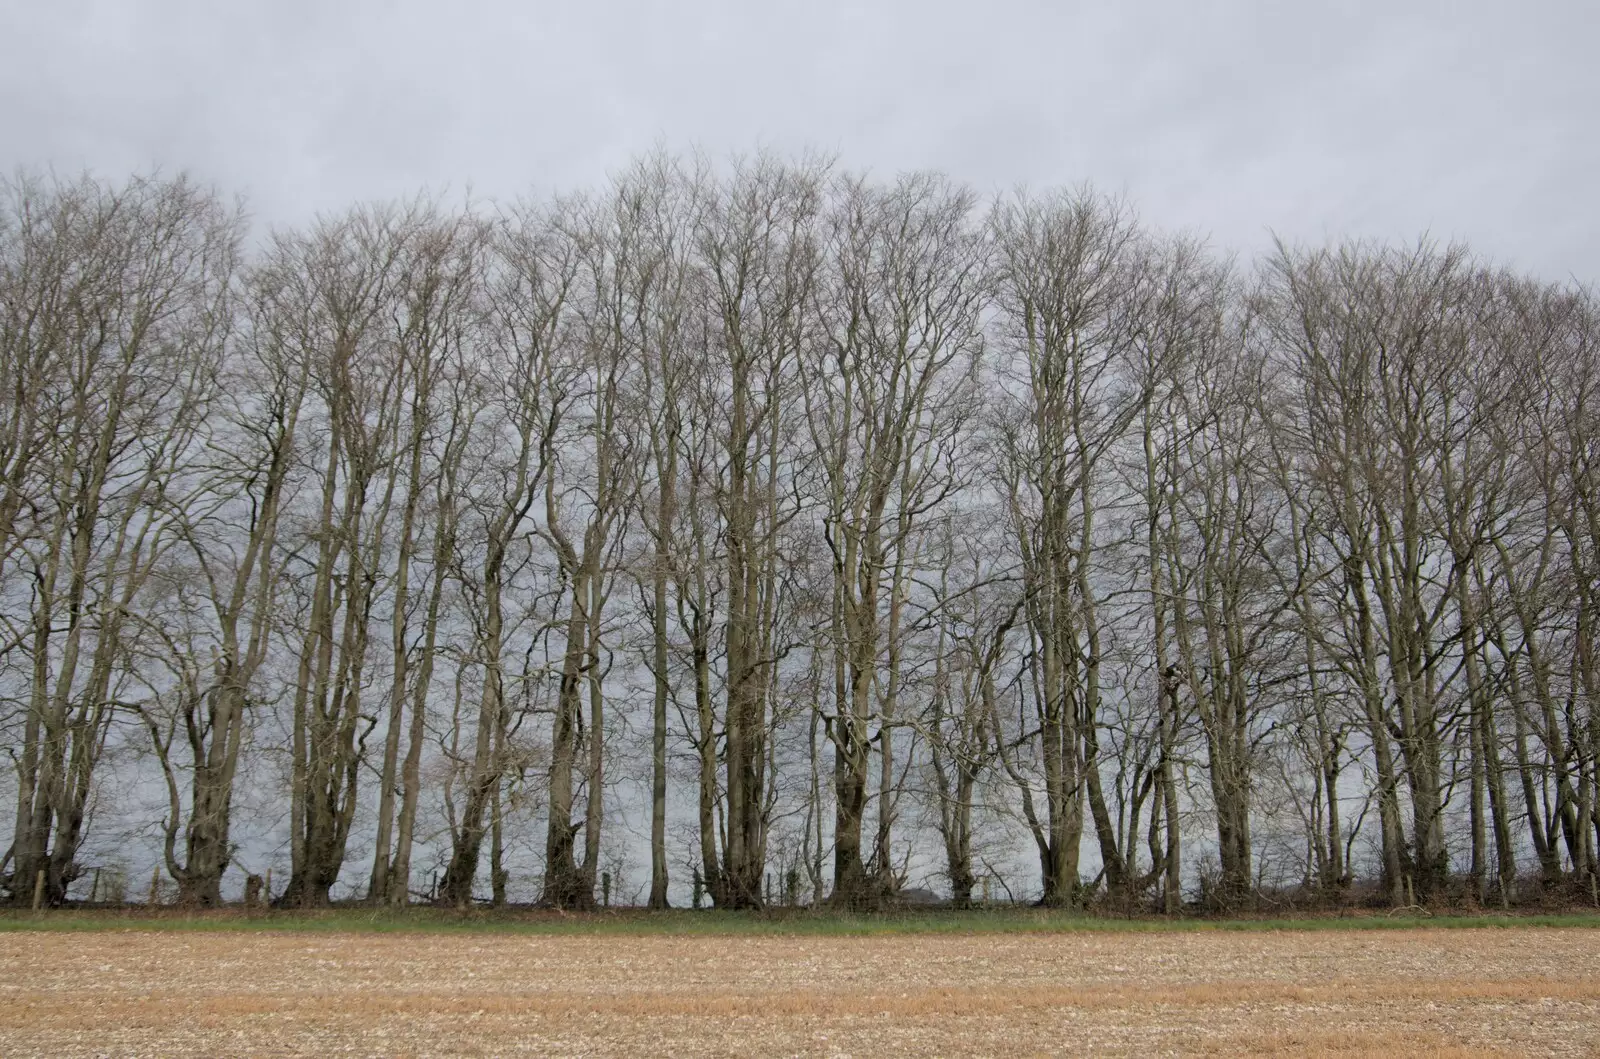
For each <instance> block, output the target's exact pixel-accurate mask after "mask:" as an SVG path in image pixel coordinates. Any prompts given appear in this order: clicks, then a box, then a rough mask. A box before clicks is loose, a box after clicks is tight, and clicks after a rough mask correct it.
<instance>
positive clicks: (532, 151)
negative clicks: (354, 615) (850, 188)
mask: <svg viewBox="0 0 1600 1059" xmlns="http://www.w3.org/2000/svg"><path fill="white" fill-rule="evenodd" d="M1597 44H1600V3H1596V2H1595V0H1523V2H1519V3H1507V2H1504V0H1499V2H1486V0H1456V2H1446V0H1437V2H1421V0H1389V2H1367V0H1350V2H1338V0H1319V2H1315V3H1311V2H1296V0H1260V2H1245V0H1217V2H1203V0H1193V2H1181V0H1125V2H1112V0H1103V2H1101V3H1087V2H1061V3H1049V2H1045V0H1037V2H1024V0H991V2H989V3H966V4H956V3H950V2H948V0H921V2H911V0H895V2H878V3H868V2H863V3H840V2H833V0H809V2H789V0H744V2H738V0H682V2H680V3H676V4H667V3H643V2H609V3H608V2H583V0H570V2H567V3H555V2H551V0H534V2H523V3H517V2H511V0H456V2H433V3H420V2H411V0H394V2H388V3H381V2H377V0H322V2H305V0H277V2H268V0H257V2H254V3H232V2H227V0H209V2H180V0H0V169H4V170H7V171H10V170H14V169H16V168H17V167H19V166H26V167H33V168H45V167H53V168H54V169H56V170H57V171H58V172H63V173H72V172H75V171H77V170H79V169H82V168H85V167H88V168H90V169H92V170H94V171H95V172H96V173H98V174H100V175H102V176H107V177H119V176H122V175H125V174H127V173H128V172H130V171H132V170H136V169H148V168H150V167H153V166H160V167H161V168H162V169H164V170H166V171H168V172H173V171H178V170H187V171H189V172H191V173H193V174H195V175H196V176H198V177H200V178H202V179H204V180H207V181H210V182H213V183H215V184H217V185H218V186H219V187H221V188H222V189H224V190H226V191H229V192H243V193H245V194H246V195H247V196H248V200H249V202H250V204H251V206H252V209H253V212H254V213H255V215H256V216H257V217H258V218H259V219H260V220H261V221H263V222H270V223H292V222H296V221H300V220H303V219H305V218H307V217H309V216H311V215H312V214H314V213H315V212H316V211H319V210H335V209H338V208H340V207H342V206H344V205H347V204H349V203H352V202H354V201H357V200H370V199H381V198H387V197H394V196H399V195H406V194H409V193H413V192H416V191H418V190H421V189H423V188H424V187H426V188H429V189H431V190H434V191H447V192H451V193H464V192H465V191H467V190H468V189H470V190H471V191H472V192H473V193H474V194H475V195H477V196H480V197H501V196H510V195H513V194H516V193H517V192H520V191H523V190H527V189H530V188H534V189H559V190H569V189H574V188H578V187H584V186H594V185H596V184H597V183H599V182H600V181H602V180H603V179H604V178H605V175H606V174H607V173H608V172H611V171H614V170H615V169H617V168H618V167H619V166H621V165H622V164H623V163H625V162H626V161H627V160H628V158H629V157H630V156H632V155H635V154H637V153H639V152H641V151H644V150H648V149H649V148H651V147H652V146H654V145H656V144H663V145H665V146H667V147H668V148H671V149H678V150H688V149H690V148H693V147H696V146H698V147H701V148H703V149H705V150H706V151H708V152H710V153H711V154H712V155H713V156H725V155H727V154H728V153H730V152H733V151H749V150H752V149H754V148H757V147H760V146H768V147H775V148H778V149H780V150H785V151H800V150H803V149H805V148H808V147H811V148H818V149H821V150H823V151H825V152H829V153H834V154H836V155H837V156H838V158H839V160H840V162H841V163H842V164H843V165H845V166H847V167H850V168H865V169H871V170H873V171H874V172H877V173H879V174H882V175H885V176H888V175H892V174H893V173H894V172H896V171H899V170H904V169H913V168H937V169H943V170H945V171H947V172H949V173H951V174H952V175H954V176H956V177H958V178H960V179H963V180H966V181H969V182H971V183H972V184H973V185H974V186H975V187H977V188H978V190H979V191H981V192H984V193H990V192H994V191H997V190H1001V189H1005V188H1008V187H1010V186H1012V185H1015V184H1019V183H1026V184H1028V185H1030V186H1033V187H1045V186H1049V185H1056V184H1068V183H1078V182H1081V181H1085V180H1087V181H1090V182H1092V183H1094V184H1096V185H1097V186H1099V187H1100V188H1101V189H1103V190H1107V191H1113V192H1120V193H1123V194H1125V195H1127V196H1128V197H1129V199H1130V200H1131V201H1132V202H1133V204H1134V205H1135V206H1136V207H1137V208H1138V210H1139V212H1140V213H1141V214H1142V215H1143V216H1144V217H1145V218H1146V219H1147V220H1148V221H1150V222H1151V223H1153V224H1156V225H1160V226H1162V227H1166V228H1185V229H1189V230H1193V231H1197V232H1200V233H1203V234H1206V235H1209V236H1210V237H1211V238H1212V240H1213V242H1214V243H1215V244H1216V245H1218V246H1219V247H1224V248H1231V249H1238V250H1241V251H1244V252H1250V251H1253V250H1257V249H1259V248H1260V247H1261V246H1263V245H1264V244H1265V243H1266V241H1267V239H1268V237H1269V232H1270V231H1277V232H1279V233H1282V234H1283V235H1285V236H1287V237H1289V238H1291V239H1294V240H1305V241H1322V240H1325V239H1328V238H1333V237H1338V236H1342V235H1361V236H1374V237H1381V238H1387V239H1393V240H1401V241H1409V240H1412V239H1414V238H1416V237H1417V236H1418V235H1420V234H1421V233H1422V232H1423V231H1425V230H1426V231H1429V232H1431V233H1432V234H1433V235H1434V236H1435V237H1437V238H1441V239H1449V238H1461V239H1464V240H1466V241H1468V242H1469V243H1471V244H1472V246H1473V247H1474V248H1475V249H1477V250H1478V251H1480V252H1481V253H1483V254H1485V255H1487V256H1490V257H1493V258H1495V259H1497V260H1499V261H1502V262H1504V263H1507V264H1511V265H1514V266H1516V267H1518V268H1521V269H1524V270H1527V271H1531V272H1535V273H1538V274H1540V275H1543V276H1546V277H1547V278H1551V279H1561V278H1565V277H1567V276H1569V275H1574V276H1577V277H1578V278H1579V279H1581V280H1584V281H1600V190H1597V188H1600V183H1597V180H1596V176H1597V174H1600V135H1597V134H1600V119H1597V117H1596V107H1597V105H1600V59H1597V57H1596V55H1595V51H1596V45H1597Z"/></svg>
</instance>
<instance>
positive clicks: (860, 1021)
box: [0, 928, 1600, 1057]
mask: <svg viewBox="0 0 1600 1059" xmlns="http://www.w3.org/2000/svg"><path fill="white" fill-rule="evenodd" d="M1597 1044H1600V933H1597V932H1596V931H1592V930H1585V929H1565V930H1549V929H1540V928H1523V929H1502V930H1448V931H1446V930H1415V931H1413V930H1386V931H1349V932H1330V931H1318V932H1295V931H1283V932H1264V933H1231V932H1229V933H1223V932H1192V933H1191V932H1185V933H1161V932H1153V933H1094V932H1085V933H1058V934H1044V933H1041V934H969V935H894V936H879V937H799V936H797V937H782V936H779V937H669V936H659V935H640V936H616V935H576V936H528V935H496V934H443V935H441V934H424V933H419V934H362V933H345V934H304V933H248V932H232V931H228V932H217V933H209V932H197V933H175V932H162V931H145V930H128V931H90V932H82V933H57V932H28V931H19V932H13V933H6V934H0V1055H5V1056H27V1055H50V1056H64V1057H69V1056H111V1055H114V1056H125V1055H160V1056H217V1055H252V1056H287V1055H383V1056H389V1055H396V1056H401V1055H404V1056H444V1055H468V1056H489V1055H509V1054H529V1055H552V1056H592V1055H654V1056H665V1055H685V1056H701V1055H762V1056H766V1055H772V1056H779V1055H808V1056H810V1055H820V1056H858V1057H866V1056H885V1055H1005V1056H1012V1055H1055V1054H1069V1055H1072V1054H1085V1053H1093V1054H1138V1055H1151V1054H1162V1053H1170V1054H1214V1055H1237V1054H1272V1053H1279V1052H1283V1053H1294V1054H1301V1055H1305V1054H1311V1055H1316V1054H1329V1055H1363V1054H1366V1055H1383V1056H1386V1057H1387V1056H1394V1055H1412V1054H1416V1055H1442V1056H1457V1055H1480V1054H1507V1053H1508V1054H1535V1055H1592V1054H1600V1051H1597V1050H1596V1046H1597Z"/></svg>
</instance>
